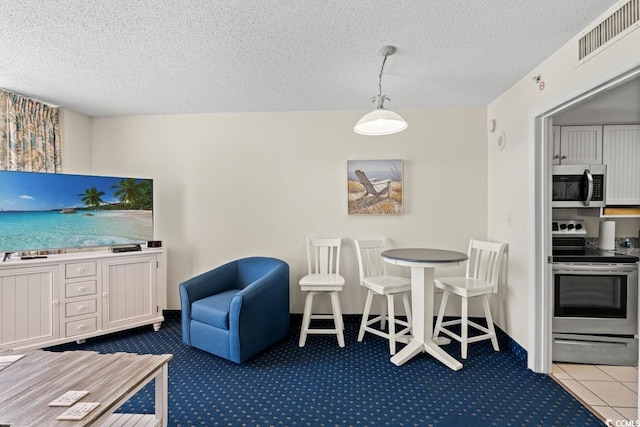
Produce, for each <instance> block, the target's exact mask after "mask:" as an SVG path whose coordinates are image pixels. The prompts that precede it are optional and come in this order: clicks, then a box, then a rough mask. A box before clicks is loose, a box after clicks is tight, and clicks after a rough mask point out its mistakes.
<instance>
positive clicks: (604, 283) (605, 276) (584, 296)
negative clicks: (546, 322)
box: [553, 263, 638, 336]
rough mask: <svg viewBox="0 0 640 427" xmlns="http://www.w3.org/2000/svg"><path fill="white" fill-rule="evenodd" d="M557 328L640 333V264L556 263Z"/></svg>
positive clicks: (555, 313)
mask: <svg viewBox="0 0 640 427" xmlns="http://www.w3.org/2000/svg"><path fill="white" fill-rule="evenodd" d="M553 331H554V332H557V333H574V334H594V335H597V334H608V335H613V334H615V335H630V336H633V335H636V334H637V333H638V266H637V265H636V264H590V263H589V264H583V263H558V264H556V265H554V266H553Z"/></svg>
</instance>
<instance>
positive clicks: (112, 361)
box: [0, 350, 173, 427]
mask: <svg viewBox="0 0 640 427" xmlns="http://www.w3.org/2000/svg"><path fill="white" fill-rule="evenodd" d="M17 354H24V355H25V357H23V358H21V359H20V360H18V361H16V362H14V363H12V364H11V365H9V366H5V367H4V369H2V370H0V425H9V426H12V427H18V426H56V427H67V426H100V425H105V426H109V425H123V426H126V425H133V424H131V423H133V422H134V421H135V422H137V424H135V425H136V426H138V425H140V426H166V425H167V385H168V362H169V360H171V359H172V357H173V356H172V355H170V354H163V355H138V354H130V353H115V354H98V353H94V352H90V351H69V352H64V353H54V352H48V351H42V350H31V351H28V350H27V351H2V350H0V357H3V356H10V355H17ZM151 380H155V414H147V415H142V414H114V413H113V412H114V411H115V410H116V409H118V408H119V407H120V406H121V405H122V404H123V403H124V402H126V401H127V400H129V398H131V397H132V396H133V395H134V394H135V393H136V392H138V391H139V390H140V389H141V388H142V387H144V386H145V385H146V384H147V383H149V382H150V381H151ZM70 390H86V391H88V392H89V394H87V395H86V396H84V397H83V398H82V399H81V400H80V402H100V405H99V406H98V407H97V408H96V409H94V410H93V411H91V412H90V413H88V414H87V415H86V416H85V417H84V418H83V419H82V420H79V421H59V420H56V418H57V417H58V416H59V415H60V414H62V413H63V412H64V411H65V410H67V409H68V408H67V407H51V406H48V404H49V402H52V401H53V400H55V399H56V398H58V397H60V396H62V395H63V394H64V393H65V392H67V391H70ZM127 423H129V424H127Z"/></svg>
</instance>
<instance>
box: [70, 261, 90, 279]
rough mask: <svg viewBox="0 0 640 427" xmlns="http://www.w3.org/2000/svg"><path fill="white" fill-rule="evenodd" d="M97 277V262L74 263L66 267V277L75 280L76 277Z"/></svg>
mask: <svg viewBox="0 0 640 427" xmlns="http://www.w3.org/2000/svg"><path fill="white" fill-rule="evenodd" d="M95 275H96V262H95V261H89V262H74V263H71V264H66V265H65V277H66V278H67V279H73V278H75V277H88V276H95Z"/></svg>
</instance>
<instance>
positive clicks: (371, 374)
mask: <svg viewBox="0 0 640 427" xmlns="http://www.w3.org/2000/svg"><path fill="white" fill-rule="evenodd" d="M300 323H301V316H300V315H292V323H291V330H290V331H289V334H288V336H287V337H286V339H285V340H283V341H282V342H280V343H278V344H276V345H275V346H273V347H271V348H270V349H268V350H267V351H265V352H263V353H262V354H260V355H258V356H256V357H254V358H252V359H250V360H249V361H248V362H247V363H245V364H243V365H236V364H234V363H232V362H228V361H226V360H224V359H221V358H219V357H216V356H213V355H210V354H208V353H205V352H203V351H200V350H197V349H194V348H191V347H188V346H186V345H184V344H182V341H181V335H180V334H181V329H180V319H179V317H178V315H177V314H176V313H175V312H171V313H168V314H167V316H166V320H165V323H164V324H163V327H162V329H161V330H160V332H153V330H152V328H151V326H147V327H144V328H138V329H134V330H131V331H127V332H122V333H115V334H111V335H108V336H105V337H100V338H94V339H90V340H87V342H86V343H85V344H82V345H78V344H75V343H71V344H65V345H62V346H57V347H51V348H49V349H48V350H52V351H63V350H78V349H83V350H94V351H98V352H101V353H113V352H118V351H124V352H132V353H152V354H161V353H171V354H173V356H174V358H173V360H172V361H171V362H170V363H169V425H170V426H376V427H377V426H393V427H399V426H420V427H423V426H438V427H449V426H474V427H482V426H499V427H504V426H600V425H602V423H601V422H600V421H599V420H598V419H597V418H596V417H595V416H594V415H593V414H592V413H591V412H589V410H587V409H586V408H584V407H583V406H582V405H581V404H580V403H579V402H578V401H577V400H575V399H574V398H573V397H572V396H571V395H570V394H569V393H567V392H566V391H565V390H564V389H562V388H561V387H560V386H559V385H558V384H557V383H556V382H554V381H553V380H552V379H551V378H549V377H548V376H546V375H540V374H535V373H533V372H531V371H530V370H528V369H527V367H526V363H525V362H523V360H522V359H521V358H519V357H517V356H516V355H515V354H514V353H513V352H512V351H510V350H509V349H508V348H507V347H508V345H507V347H505V343H501V345H502V346H501V348H502V351H500V352H495V351H493V348H492V347H491V344H490V342H488V341H483V342H480V343H475V344H472V345H470V347H469V358H468V359H467V360H466V361H464V362H463V363H464V367H463V368H462V370H460V371H457V372H454V371H452V370H450V369H448V368H446V367H444V366H443V365H441V364H440V363H439V362H437V361H435V360H434V359H433V358H431V357H430V356H427V355H420V356H417V357H415V358H414V359H412V360H410V361H409V362H407V363H406V364H405V365H403V366H400V367H398V366H395V365H393V364H392V363H391V362H390V361H389V357H390V356H389V353H388V349H389V347H388V343H387V341H386V340H384V339H383V338H380V337H377V336H374V335H371V334H367V335H366V336H365V338H364V341H363V342H360V343H359V342H356V336H357V332H358V326H359V316H345V340H346V343H347V345H346V347H344V348H340V347H338V345H337V342H336V339H335V336H334V337H331V336H324V335H310V336H309V337H308V339H307V344H306V346H305V347H303V348H299V347H298V336H299V331H300ZM443 348H444V349H445V350H446V351H448V352H449V353H450V354H452V355H453V356H454V357H456V358H457V359H458V360H461V359H460V357H459V355H460V346H459V344H457V343H455V342H454V343H452V344H449V345H447V346H445V347H443ZM153 402H154V400H153V385H152V384H151V385H148V386H147V387H145V388H143V389H142V390H141V391H140V392H138V393H137V394H136V395H135V396H133V397H132V398H131V399H130V400H129V402H127V403H126V404H125V405H124V406H123V407H122V408H121V412H138V413H153V408H154V403H153Z"/></svg>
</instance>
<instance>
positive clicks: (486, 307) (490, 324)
mask: <svg viewBox="0 0 640 427" xmlns="http://www.w3.org/2000/svg"><path fill="white" fill-rule="evenodd" d="M482 306H483V307H484V317H485V319H487V329H489V333H490V334H491V344H493V349H494V350H495V351H500V347H498V338H497V337H496V329H495V328H494V327H493V318H492V317H491V310H490V309H489V298H487V296H486V295H482Z"/></svg>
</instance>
